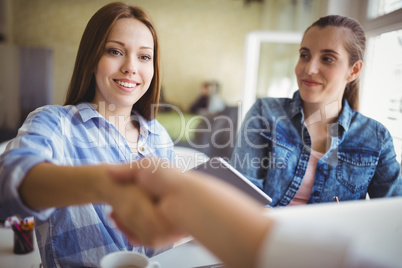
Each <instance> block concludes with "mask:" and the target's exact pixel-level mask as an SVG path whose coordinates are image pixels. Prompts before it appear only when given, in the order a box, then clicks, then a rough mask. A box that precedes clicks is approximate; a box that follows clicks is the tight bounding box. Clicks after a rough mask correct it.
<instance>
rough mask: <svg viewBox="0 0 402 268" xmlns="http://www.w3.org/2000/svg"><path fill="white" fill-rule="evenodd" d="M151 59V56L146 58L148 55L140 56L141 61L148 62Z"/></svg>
mask: <svg viewBox="0 0 402 268" xmlns="http://www.w3.org/2000/svg"><path fill="white" fill-rule="evenodd" d="M151 59H152V58H151V56H148V55H144V56H140V60H143V61H150V60H151Z"/></svg>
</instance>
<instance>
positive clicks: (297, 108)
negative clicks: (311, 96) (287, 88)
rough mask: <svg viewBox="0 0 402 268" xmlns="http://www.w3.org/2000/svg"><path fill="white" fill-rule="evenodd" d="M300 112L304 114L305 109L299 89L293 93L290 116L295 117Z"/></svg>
mask: <svg viewBox="0 0 402 268" xmlns="http://www.w3.org/2000/svg"><path fill="white" fill-rule="evenodd" d="M298 114H302V115H303V109H302V102H301V98H300V92H299V91H298V90H297V91H296V92H295V93H294V94H293V98H292V100H291V101H290V118H293V117H295V116H296V115H298Z"/></svg>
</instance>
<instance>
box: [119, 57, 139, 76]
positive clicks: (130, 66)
mask: <svg viewBox="0 0 402 268" xmlns="http://www.w3.org/2000/svg"><path fill="white" fill-rule="evenodd" d="M121 72H122V73H124V74H136V73H137V67H136V64H135V59H126V60H125V61H124V63H123V65H122V66H121Z"/></svg>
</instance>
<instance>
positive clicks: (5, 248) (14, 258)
mask: <svg viewBox="0 0 402 268" xmlns="http://www.w3.org/2000/svg"><path fill="white" fill-rule="evenodd" d="M13 248H14V232H13V230H11V229H6V228H0V267H4V268H39V266H40V264H41V263H42V261H41V259H40V254H39V250H38V244H37V243H36V237H35V235H34V251H32V252H30V253H27V254H14V253H13Z"/></svg>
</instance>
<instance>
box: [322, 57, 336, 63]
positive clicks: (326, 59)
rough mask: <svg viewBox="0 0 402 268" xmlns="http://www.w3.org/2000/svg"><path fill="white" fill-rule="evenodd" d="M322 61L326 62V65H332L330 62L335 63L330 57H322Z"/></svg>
mask: <svg viewBox="0 0 402 268" xmlns="http://www.w3.org/2000/svg"><path fill="white" fill-rule="evenodd" d="M322 60H323V61H324V62H326V63H332V62H334V61H335V60H334V59H333V58H331V57H323V58H322Z"/></svg>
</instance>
